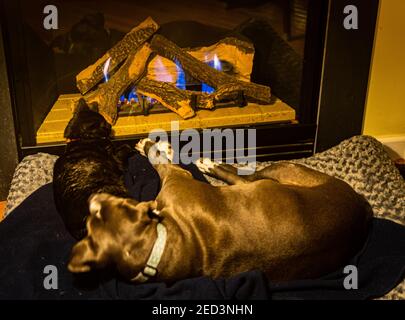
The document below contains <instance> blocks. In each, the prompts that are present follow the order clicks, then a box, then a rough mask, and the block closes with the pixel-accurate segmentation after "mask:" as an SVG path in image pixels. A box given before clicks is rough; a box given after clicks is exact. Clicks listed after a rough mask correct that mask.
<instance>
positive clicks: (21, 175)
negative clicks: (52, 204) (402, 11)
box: [0, 136, 405, 299]
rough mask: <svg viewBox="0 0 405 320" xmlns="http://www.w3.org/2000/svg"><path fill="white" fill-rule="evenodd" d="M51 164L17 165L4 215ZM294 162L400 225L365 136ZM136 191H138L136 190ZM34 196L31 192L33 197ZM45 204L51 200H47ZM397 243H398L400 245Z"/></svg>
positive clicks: (394, 175) (43, 179) (387, 169)
mask: <svg viewBox="0 0 405 320" xmlns="http://www.w3.org/2000/svg"><path fill="white" fill-rule="evenodd" d="M55 160H56V157H55V156H50V155H46V154H38V155H35V156H30V157H27V158H25V159H24V160H23V161H22V162H21V164H20V165H19V166H18V168H17V169H16V172H15V175H14V178H13V182H12V187H11V188H10V194H9V196H8V199H7V202H8V205H7V212H6V215H9V214H10V213H11V212H13V209H14V208H16V207H18V208H17V209H15V211H18V209H19V208H20V207H21V206H23V205H24V202H23V200H24V199H25V198H26V197H27V196H28V195H30V194H31V193H33V192H34V191H35V190H36V189H38V188H40V190H38V192H37V193H39V191H42V189H44V188H45V189H46V188H47V187H48V189H49V185H47V186H45V187H42V185H45V184H46V183H48V182H50V181H51V180H52V169H53V164H54V161H55ZM295 161H296V162H299V163H302V164H304V165H306V166H308V167H311V168H314V169H316V170H319V171H322V172H325V173H327V174H330V175H333V176H336V177H338V178H340V179H343V180H345V181H346V182H348V183H349V184H350V185H351V186H352V187H353V188H354V189H355V190H356V191H357V192H358V193H360V194H362V195H364V196H365V197H366V199H367V200H368V201H369V202H370V204H371V205H372V207H373V210H374V213H375V215H376V216H377V217H383V218H386V219H390V220H393V221H395V222H398V223H401V224H404V222H405V181H404V180H403V178H402V177H401V175H400V174H399V172H398V170H397V169H396V168H395V166H394V165H393V163H392V161H391V160H390V159H389V157H388V155H387V154H386V153H385V151H384V150H383V148H382V145H381V144H380V143H379V142H378V141H376V140H375V139H373V138H371V137H367V136H359V137H354V138H352V139H349V140H346V141H344V142H342V143H341V144H340V145H338V146H336V147H334V148H332V149H330V150H328V151H326V152H323V153H320V154H317V155H314V156H313V157H310V158H307V159H301V160H295ZM268 164H269V163H258V164H257V166H258V169H260V168H261V167H264V166H266V165H268ZM131 179H133V177H132V178H131ZM150 179H152V180H153V179H155V182H158V178H157V177H156V176H153V174H151V176H150V177H149V180H150ZM209 180H210V182H211V183H213V184H219V182H218V181H215V180H214V179H211V178H209ZM31 182H33V183H31ZM28 186H29V187H28ZM136 188H138V189H139V186H137V187H135V189H136ZM139 190H140V189H139ZM139 190H138V191H137V192H138V196H140V195H141V193H140V191H139ZM133 191H134V190H133ZM154 192H155V193H156V192H157V190H154ZM152 193H153V192H152ZM35 194H36V193H35V192H34V195H33V196H35ZM149 194H151V193H149ZM135 197H136V196H135ZM30 198H32V197H30ZM138 199H139V197H138ZM28 200H29V199H28ZM145 200H147V199H145ZM49 201H53V200H51V199H49ZM21 202H23V203H22V205H21V206H20V207H19V206H18V205H19V204H20V203H21ZM8 219H9V218H7V219H6V220H8ZM399 239H400V238H398V241H400V240H399ZM66 250H68V249H66ZM0 274H1V272H0ZM252 276H253V277H256V276H258V277H260V276H259V275H258V274H255V273H253V274H252V273H248V274H247V275H243V276H242V277H248V278H249V277H252ZM233 281H236V282H238V281H241V280H240V278H238V277H236V278H235V279H233ZM404 292H405V283H404V281H403V282H402V283H401V284H399V285H398V286H397V288H395V289H394V290H392V291H391V292H390V293H389V294H388V295H386V296H385V297H384V298H386V299H404V298H405V294H404Z"/></svg>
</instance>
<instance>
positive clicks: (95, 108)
mask: <svg viewBox="0 0 405 320" xmlns="http://www.w3.org/2000/svg"><path fill="white" fill-rule="evenodd" d="M88 106H89V109H90V110H91V111H94V112H98V103H97V102H92V103H90V104H89V105H88Z"/></svg>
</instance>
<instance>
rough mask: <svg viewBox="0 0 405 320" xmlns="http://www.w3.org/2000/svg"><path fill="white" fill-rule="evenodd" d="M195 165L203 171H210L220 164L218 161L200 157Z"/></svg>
mask: <svg viewBox="0 0 405 320" xmlns="http://www.w3.org/2000/svg"><path fill="white" fill-rule="evenodd" d="M195 165H196V166H197V168H198V170H200V171H201V172H203V173H209V172H210V170H211V169H214V168H215V167H216V166H217V165H218V163H216V162H214V161H212V160H211V159H209V158H200V159H198V160H197V161H196V162H195Z"/></svg>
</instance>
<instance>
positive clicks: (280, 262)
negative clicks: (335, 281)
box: [68, 140, 371, 282]
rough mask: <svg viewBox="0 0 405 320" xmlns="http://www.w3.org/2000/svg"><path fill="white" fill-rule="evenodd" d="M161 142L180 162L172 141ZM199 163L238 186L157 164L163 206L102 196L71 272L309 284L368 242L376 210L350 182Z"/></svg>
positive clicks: (282, 167) (297, 168)
mask: <svg viewBox="0 0 405 320" xmlns="http://www.w3.org/2000/svg"><path fill="white" fill-rule="evenodd" d="M151 146H153V143H152V142H150V140H149V141H148V140H143V141H141V142H140V144H138V149H141V150H145V154H148V151H149V149H150V147H151ZM154 146H155V147H158V148H157V149H159V150H158V153H160V156H161V155H162V154H165V155H168V157H167V158H169V159H171V157H170V156H171V150H170V147H169V146H168V144H164V143H157V144H155V145H154ZM157 155H158V154H155V158H156V156H157ZM150 159H151V158H150ZM197 166H198V167H199V168H200V170H203V171H205V172H207V173H209V174H210V175H212V176H214V177H216V178H219V179H222V180H223V181H225V182H227V183H229V184H231V185H230V186H225V187H214V186H211V185H209V184H206V183H203V182H200V181H197V180H194V179H193V178H192V176H191V174H190V173H189V172H188V171H186V170H183V169H181V168H180V167H179V166H177V165H174V164H171V163H169V164H162V163H158V164H154V167H155V169H156V170H157V172H158V173H159V176H160V178H161V183H162V188H161V191H160V193H159V195H158V196H157V198H156V200H155V201H151V202H141V203H137V202H136V201H134V200H130V199H124V198H119V197H115V196H112V195H108V194H96V195H93V196H92V197H91V198H90V200H89V202H90V212H91V215H90V217H89V219H88V221H87V230H88V236H87V237H86V238H84V239H83V240H82V241H80V242H79V243H77V244H76V245H75V246H74V248H73V251H72V256H71V260H70V263H69V266H68V268H69V270H70V271H71V272H87V271H90V270H91V269H92V268H95V269H96V268H103V267H105V266H107V265H110V266H111V265H113V266H115V267H116V268H117V270H118V272H119V273H121V274H122V275H123V276H124V277H126V279H128V280H131V281H135V282H143V281H146V280H148V279H150V278H152V279H153V280H154V281H174V280H178V279H183V278H189V277H194V276H201V275H206V276H210V277H213V278H217V277H228V276H232V275H234V274H236V273H240V272H243V271H247V270H252V269H260V270H263V271H264V272H266V274H267V275H268V277H269V279H271V280H292V279H305V278H315V277H319V276H321V275H324V274H327V273H329V272H332V271H335V270H336V269H337V268H339V267H342V266H344V264H345V263H347V262H348V260H349V259H350V257H352V256H353V255H354V254H355V253H356V252H358V250H359V249H360V248H361V247H362V245H363V244H364V241H365V238H366V235H367V229H368V222H369V221H370V218H371V209H370V206H369V205H368V203H367V202H366V201H365V200H364V199H363V198H362V197H361V196H359V195H358V194H356V192H355V191H353V189H352V188H351V187H350V186H349V185H347V184H346V183H345V182H343V181H341V180H338V179H335V178H332V177H330V176H328V175H326V174H322V173H319V172H316V171H314V170H311V169H308V168H306V167H304V166H301V165H297V164H292V163H284V162H283V163H276V164H273V165H271V166H269V167H267V168H265V169H263V170H261V171H259V172H256V173H255V174H253V175H251V176H238V175H237V174H236V170H235V169H234V168H233V167H232V166H229V165H223V164H215V163H213V162H211V161H209V160H203V161H199V162H198V163H197Z"/></svg>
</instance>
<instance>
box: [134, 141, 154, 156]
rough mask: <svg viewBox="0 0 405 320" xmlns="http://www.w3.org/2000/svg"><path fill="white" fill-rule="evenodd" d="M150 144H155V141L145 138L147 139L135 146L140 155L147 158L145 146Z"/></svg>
mask: <svg viewBox="0 0 405 320" xmlns="http://www.w3.org/2000/svg"><path fill="white" fill-rule="evenodd" d="M148 143H151V144H154V143H155V142H153V140H151V139H149V138H145V139H141V140H139V142H138V143H137V144H136V145H135V149H136V150H138V151H139V153H140V154H141V155H142V156H144V157H146V156H147V154H146V150H145V146H146V145H147V144H148Z"/></svg>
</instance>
